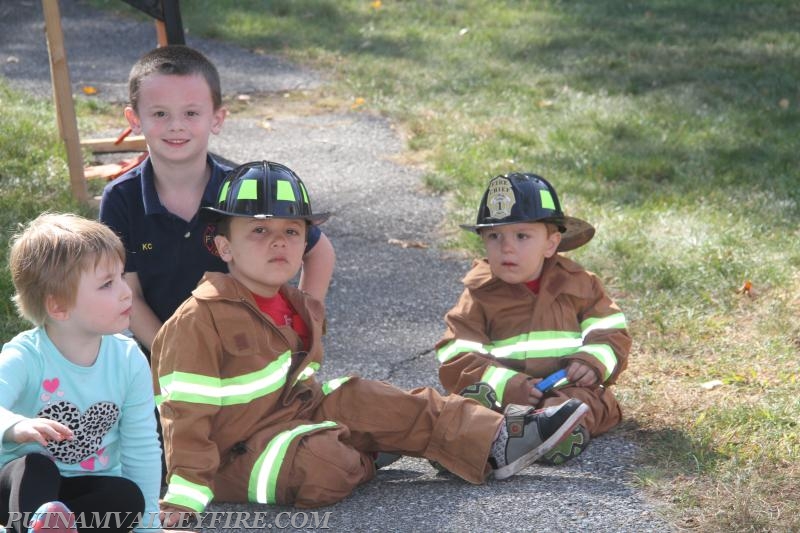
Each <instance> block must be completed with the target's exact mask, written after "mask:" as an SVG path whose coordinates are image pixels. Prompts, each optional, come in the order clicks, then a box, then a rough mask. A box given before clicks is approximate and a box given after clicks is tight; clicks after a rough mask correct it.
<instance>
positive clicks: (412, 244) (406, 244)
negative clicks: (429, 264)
mask: <svg viewBox="0 0 800 533" xmlns="http://www.w3.org/2000/svg"><path fill="white" fill-rule="evenodd" d="M388 242H389V244H394V245H396V246H399V247H400V248H427V247H428V245H427V244H425V243H424V242H422V241H404V240H401V239H389V241H388Z"/></svg>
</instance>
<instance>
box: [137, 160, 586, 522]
mask: <svg viewBox="0 0 800 533" xmlns="http://www.w3.org/2000/svg"><path fill="white" fill-rule="evenodd" d="M204 213H205V216H207V217H209V219H211V220H213V221H214V222H215V223H216V237H215V241H216V246H217V249H218V250H219V252H220V255H221V257H222V259H223V260H225V261H226V262H227V263H228V273H227V274H222V273H216V272H212V273H208V274H206V276H205V277H204V278H203V280H202V281H201V282H200V284H199V285H198V287H197V288H196V289H195V290H194V292H193V293H192V296H191V297H190V298H189V299H188V300H186V302H184V304H183V305H182V306H181V307H180V308H179V309H178V310H177V311H176V313H175V314H174V315H173V316H172V317H171V318H170V319H169V320H167V322H166V323H165V324H164V326H163V327H162V328H161V330H160V331H159V333H158V335H157V336H156V339H155V342H154V344H153V353H152V356H153V357H152V367H153V378H154V385H155V388H156V393H157V395H158V399H157V403H158V404H159V409H160V414H161V421H162V425H163V428H164V444H165V452H166V462H167V470H168V473H167V479H168V488H167V491H166V494H165V495H164V497H163V499H162V502H161V503H162V515H163V517H164V518H165V524H166V526H165V527H170V526H171V525H172V524H173V520H172V517H175V514H174V513H176V512H178V511H186V510H190V511H195V512H201V511H203V510H204V509H205V507H206V506H207V505H208V503H209V502H210V501H212V500H217V501H231V502H258V503H273V504H281V505H294V506H297V507H317V506H322V505H328V504H332V503H335V502H337V501H339V500H341V499H343V498H345V497H347V496H348V495H349V494H350V493H351V492H352V491H353V490H354V489H355V488H356V487H357V486H358V485H360V484H362V483H365V482H366V481H369V480H370V479H371V478H372V477H373V476H374V475H375V464H374V460H373V458H374V457H375V455H374V454H375V453H376V452H391V453H400V454H403V455H407V456H417V457H426V458H429V459H433V460H436V461H438V462H440V463H441V464H442V465H444V466H445V467H446V468H448V469H449V470H450V471H452V472H453V473H455V474H457V475H459V476H460V477H462V478H463V479H465V480H467V481H469V482H471V483H482V482H483V481H484V480H485V479H486V477H487V475H489V474H491V473H492V471H494V475H495V477H497V478H505V477H508V476H511V475H513V474H514V473H516V472H518V471H519V470H520V469H522V468H524V467H525V466H527V465H529V464H530V463H532V462H533V461H534V460H535V459H536V458H537V457H539V456H540V455H541V454H543V453H545V452H546V451H548V450H549V449H551V448H552V447H553V446H555V445H556V444H558V443H559V442H560V441H561V440H562V439H564V438H566V436H568V435H569V433H570V432H571V431H572V429H573V428H574V427H575V426H576V425H577V424H578V423H579V422H580V420H581V418H582V417H583V416H584V414H585V412H586V406H584V405H583V403H581V402H580V401H577V400H576V401H566V402H564V403H563V404H562V405H559V406H555V407H553V408H551V409H549V410H545V411H541V412H534V410H533V409H532V408H525V407H519V406H517V407H515V408H514V409H511V410H510V412H509V414H508V415H507V416H503V415H502V414H499V413H496V412H494V411H493V410H491V409H487V408H485V407H483V406H481V405H479V404H477V403H476V402H473V401H470V400H467V399H465V398H463V397H461V396H458V395H451V396H448V397H442V396H441V395H440V394H438V393H437V392H436V391H435V390H433V389H430V388H420V389H416V390H413V391H410V392H406V391H402V390H400V389H398V388H396V387H393V386H391V385H389V384H387V383H384V382H378V381H371V380H365V379H360V378H357V377H344V378H339V379H334V380H331V381H328V382H325V383H320V382H318V381H317V379H316V378H315V372H316V371H317V370H319V368H320V365H321V364H322V358H323V348H322V344H321V338H322V332H323V321H324V307H323V305H322V304H321V303H320V302H319V301H317V300H315V299H313V298H312V297H311V296H309V295H308V294H306V293H303V292H301V291H300V290H298V289H296V288H294V287H293V286H291V285H289V284H288V282H289V281H290V280H292V279H293V278H294V276H295V275H296V274H297V272H298V270H299V269H300V263H301V261H302V255H303V248H304V246H305V235H306V231H307V227H308V226H309V225H311V224H319V223H321V222H323V221H324V220H325V219H326V218H327V216H328V215H327V214H315V213H312V210H311V205H310V202H309V197H308V191H307V190H306V188H305V186H304V185H303V183H302V181H301V180H300V179H299V178H298V177H297V175H296V174H295V173H294V172H292V171H291V170H290V169H288V168H286V167H285V166H283V165H280V164H277V163H272V162H267V161H261V162H253V163H247V164H244V165H241V166H240V167H237V168H236V169H234V170H233V172H231V174H230V175H229V176H228V177H227V178H226V179H225V181H224V182H223V185H222V187H221V190H220V193H219V200H218V202H217V204H216V206H215V207H208V208H205V210H204ZM490 463H491V466H490Z"/></svg>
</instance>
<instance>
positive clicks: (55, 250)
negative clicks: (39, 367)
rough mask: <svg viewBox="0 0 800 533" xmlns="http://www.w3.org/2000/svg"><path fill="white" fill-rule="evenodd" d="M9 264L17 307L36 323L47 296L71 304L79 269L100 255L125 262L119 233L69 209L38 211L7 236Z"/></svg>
mask: <svg viewBox="0 0 800 533" xmlns="http://www.w3.org/2000/svg"><path fill="white" fill-rule="evenodd" d="M11 243H12V244H11V253H10V254H9V260H8V263H9V267H10V269H11V279H12V281H13V282H14V289H15V291H16V294H15V295H14V297H13V298H12V300H13V301H14V303H15V304H16V306H17V312H18V313H19V314H20V316H22V317H23V318H25V319H27V320H29V321H31V322H32V323H33V324H34V325H36V326H41V325H43V324H44V323H45V321H46V320H47V316H48V315H47V303H46V302H47V297H48V296H52V297H53V298H55V300H56V301H57V302H59V303H60V304H61V305H64V306H66V307H71V306H72V305H74V304H75V299H76V297H77V292H78V283H79V282H80V278H81V274H82V273H83V272H85V271H87V270H88V269H89V268H90V267H94V268H97V265H98V264H100V263H101V261H103V260H109V259H119V260H120V261H122V263H123V264H124V263H125V248H124V247H123V245H122V241H120V239H119V237H117V235H116V234H115V233H114V232H113V231H112V230H111V229H109V228H108V226H106V225H105V224H103V223H102V222H98V221H96V220H89V219H87V218H83V217H81V216H78V215H73V214H70V213H64V214H60V213H43V214H41V215H39V216H38V217H36V218H35V219H34V220H32V221H31V222H29V223H28V224H27V225H26V226H25V227H24V228H23V230H22V232H21V233H18V234H16V235H14V237H13V238H12V240H11Z"/></svg>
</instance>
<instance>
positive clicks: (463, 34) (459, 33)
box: [458, 28, 469, 37]
mask: <svg viewBox="0 0 800 533" xmlns="http://www.w3.org/2000/svg"><path fill="white" fill-rule="evenodd" d="M467 33H469V28H461V29H460V30H458V35H459V36H460V37H463V36H465V35H466V34H467Z"/></svg>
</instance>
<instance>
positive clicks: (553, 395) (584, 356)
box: [436, 173, 631, 464]
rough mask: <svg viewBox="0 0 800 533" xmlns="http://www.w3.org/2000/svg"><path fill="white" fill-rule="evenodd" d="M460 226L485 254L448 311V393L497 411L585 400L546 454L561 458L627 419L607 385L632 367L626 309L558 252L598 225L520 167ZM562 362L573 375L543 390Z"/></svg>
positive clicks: (444, 354)
mask: <svg viewBox="0 0 800 533" xmlns="http://www.w3.org/2000/svg"><path fill="white" fill-rule="evenodd" d="M462 228H464V229H467V230H470V231H475V232H477V233H478V234H479V235H480V237H481V239H482V241H483V244H484V246H485V250H486V255H487V257H486V258H485V259H482V260H478V261H475V262H474V263H473V266H472V269H471V270H470V271H469V272H468V273H467V274H466V276H465V277H464V279H463V280H462V281H463V283H464V291H463V293H462V294H461V297H460V299H459V300H458V303H457V304H456V305H455V306H454V307H453V308H452V309H451V310H450V311H448V312H447V314H446V315H445V323H446V327H447V330H446V332H445V333H444V336H443V337H442V339H441V340H440V341H439V342H438V343H437V344H436V356H437V358H438V360H439V363H440V367H439V379H440V381H441V383H442V385H443V386H444V388H445V390H447V391H448V392H451V393H460V394H461V395H462V396H465V397H468V398H472V399H475V400H476V401H478V402H480V403H482V404H484V405H486V406H487V407H493V408H496V409H502V408H503V407H505V406H507V405H510V404H521V405H529V406H533V407H538V408H548V407H551V406H555V405H560V404H562V403H563V402H564V401H566V400H569V399H573V398H577V399H579V400H581V401H582V402H583V403H584V404H585V405H587V406H588V407H589V412H588V414H587V415H586V417H585V418H584V420H583V421H582V422H581V423H580V424H579V425H578V426H576V427H575V429H574V431H573V433H572V434H571V435H570V436H569V438H568V439H565V440H564V441H563V442H562V443H561V444H560V445H559V446H557V447H555V448H554V449H553V450H551V451H550V452H549V453H547V454H545V455H544V456H543V457H542V458H541V459H540V460H539V462H541V463H545V464H560V463H563V462H564V461H566V460H569V459H571V458H573V457H575V456H577V455H578V454H580V453H581V452H582V451H583V450H584V449H585V447H586V445H587V444H588V442H589V437H590V435H591V436H596V435H599V434H601V433H604V432H606V431H608V430H609V429H610V428H612V427H613V426H615V425H616V424H617V423H619V421H620V419H621V417H622V411H621V409H620V406H619V404H618V403H617V401H616V399H615V398H614V395H613V394H612V392H611V390H610V389H609V386H610V385H612V384H613V383H615V382H616V381H617V378H618V377H619V375H620V373H621V372H622V371H623V370H625V367H626V366H627V361H628V353H629V351H630V347H631V339H630V337H629V335H628V330H627V325H626V322H625V316H624V315H623V314H622V311H621V310H620V308H619V307H618V306H617V305H616V304H615V303H614V301H613V300H612V299H611V298H610V297H609V296H608V294H607V293H606V291H605V290H604V288H603V284H602V283H601V281H600V279H599V278H598V277H597V276H596V275H594V274H593V273H591V272H588V271H586V270H585V269H584V268H583V267H581V266H580V265H579V264H577V263H576V262H574V261H572V260H570V259H568V258H566V257H565V256H563V255H560V254H559V252H565V251H568V250H573V249H575V248H578V247H579V246H582V245H584V244H586V243H587V242H589V240H591V238H592V237H593V236H594V231H595V230H594V228H593V227H592V226H591V225H590V224H588V223H587V222H585V221H583V220H580V219H578V218H574V217H570V216H565V215H564V212H563V211H562V210H561V204H560V203H559V200H558V196H557V195H556V191H555V189H554V188H553V186H552V185H551V184H550V183H548V182H547V181H546V180H544V179H543V178H541V177H540V176H537V175H535V174H516V173H515V174H508V175H504V176H497V177H495V178H494V179H492V180H491V181H490V182H489V185H488V187H487V189H486V191H485V192H484V194H483V198H482V200H481V203H480V207H479V209H478V219H477V223H476V224H475V225H462ZM561 369H564V370H566V377H565V378H564V379H561V380H559V381H557V382H556V383H555V386H554V387H552V388H550V389H549V390H545V391H544V392H542V391H540V390H539V388H542V387H537V386H536V385H537V383H539V382H541V381H542V379H543V378H546V377H547V376H550V375H551V374H553V373H555V372H557V371H559V370H561Z"/></svg>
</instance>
